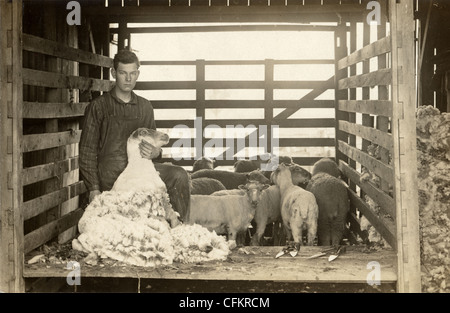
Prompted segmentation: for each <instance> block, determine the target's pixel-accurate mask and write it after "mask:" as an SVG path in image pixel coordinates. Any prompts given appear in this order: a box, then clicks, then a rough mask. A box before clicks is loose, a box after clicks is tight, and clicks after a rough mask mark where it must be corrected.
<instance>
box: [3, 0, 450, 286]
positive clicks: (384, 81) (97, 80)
mask: <svg viewBox="0 0 450 313" xmlns="http://www.w3.org/2000/svg"><path fill="white" fill-rule="evenodd" d="M17 2H18V3H19V4H17V3H15V2H14V3H13V4H11V3H7V1H2V2H1V5H2V22H3V23H4V24H5V25H7V24H8V23H10V24H11V26H8V25H7V26H8V27H5V28H3V29H4V30H2V32H3V31H5V34H6V33H7V34H6V36H2V37H4V38H8V40H3V41H2V49H3V47H4V48H5V49H6V48H8V49H10V50H11V49H12V50H11V51H14V52H11V54H10V55H8V56H7V57H4V58H3V59H2V62H4V63H5V64H9V70H8V72H7V73H6V72H5V73H4V76H5V77H6V76H7V79H5V80H4V82H5V86H6V84H7V83H9V84H10V85H12V86H15V87H11V88H13V89H12V93H13V96H12V97H11V98H12V99H11V100H9V101H6V102H5V105H4V103H3V101H2V112H3V110H5V112H6V114H4V118H9V119H12V120H13V124H12V125H11V126H10V127H9V128H4V129H3V130H2V140H4V142H5V145H3V143H2V147H8V149H9V150H11V151H12V153H9V154H8V153H7V152H8V151H5V154H4V155H2V158H3V159H4V160H9V161H8V162H6V163H3V164H7V165H5V166H7V167H8V168H6V170H5V171H3V172H5V173H13V174H10V175H2V182H3V180H5V182H6V183H5V184H2V186H8V185H9V186H11V185H13V186H14V188H5V190H3V189H4V187H2V195H4V194H6V193H8V196H6V197H2V198H3V199H2V201H3V203H2V214H3V215H2V220H7V219H9V220H11V221H12V222H11V223H10V224H9V226H7V227H3V228H2V232H3V233H4V234H2V249H3V248H4V245H6V246H8V247H10V248H9V249H10V250H9V251H10V253H9V258H8V259H7V260H3V259H2V268H3V270H4V273H7V274H5V275H3V277H4V281H2V283H4V285H5V286H7V287H8V289H10V290H18V291H21V290H26V288H27V289H28V290H32V289H33V288H35V289H37V288H38V287H43V286H46V288H52V289H55V288H56V287H55V286H58V287H60V285H61V282H62V283H63V284H65V277H66V275H67V270H66V269H61V268H57V266H53V265H51V266H50V268H46V267H45V266H42V264H41V265H39V264H34V265H33V266H31V265H27V264H26V260H28V259H29V258H30V253H34V252H36V251H42V250H41V249H44V247H45V246H49V245H51V244H52V243H55V242H56V243H57V244H60V245H63V244H67V243H68V242H70V241H71V240H72V239H73V238H75V237H76V236H77V222H78V220H79V219H80V217H81V216H82V214H83V208H84V207H85V206H86V188H85V186H84V184H83V182H82V181H81V180H80V176H79V171H78V142H79V139H80V135H81V131H82V129H81V123H82V119H83V115H84V110H85V108H86V106H87V105H88V104H89V102H90V101H91V100H92V99H94V98H95V97H97V96H99V95H101V94H102V93H104V92H107V91H109V90H110V89H111V87H112V81H111V77H110V68H111V67H112V57H113V56H114V53H115V52H116V51H117V50H119V49H131V50H135V51H137V54H138V55H139V54H140V53H141V54H144V51H143V50H144V49H145V48H146V47H147V46H146V44H143V43H142V40H143V38H145V36H154V37H151V38H161V36H167V37H169V36H173V35H177V36H179V35H180V34H186V36H188V35H192V34H197V35H200V37H201V36H202V35H204V36H205V38H206V35H207V34H213V35H216V36H220V34H225V33H234V34H237V33H255V34H256V33H264V34H266V35H267V34H270V33H271V32H276V33H277V34H281V33H283V32H285V33H286V34H292V33H298V34H305V33H307V34H311V36H312V37H314V36H316V35H315V34H317V36H319V34H321V35H323V34H325V35H324V37H321V38H324V42H322V43H321V44H323V46H324V47H326V49H327V52H328V54H326V55H327V56H326V57H322V56H321V53H318V52H317V53H316V55H317V56H316V57H309V56H308V57H302V56H300V55H299V56H298V57H294V58H280V59H274V58H264V59H258V58H256V57H253V54H254V55H258V54H257V53H256V50H257V49H256V48H255V51H248V53H247V55H245V56H243V57H242V58H241V59H236V58H234V59H233V58H232V57H230V59H208V50H206V52H205V53H206V54H200V55H206V56H207V57H205V58H195V59H188V58H184V59H167V58H166V59H152V54H151V51H152V50H151V45H152V44H155V45H164V42H152V43H149V44H148V46H149V51H150V53H148V54H146V56H147V55H148V56H149V57H148V58H144V59H143V58H141V60H140V61H141V66H142V68H143V71H145V70H144V69H148V72H149V73H150V74H149V76H148V77H149V78H148V79H147V78H146V79H145V80H142V79H141V80H139V82H138V84H137V86H136V91H137V93H141V94H142V95H146V96H148V97H149V98H150V100H151V101H152V104H153V106H154V108H155V114H156V116H157V117H158V116H160V117H161V118H160V119H157V127H158V128H159V129H161V130H164V131H167V132H168V133H170V134H171V136H170V137H171V139H170V142H169V144H168V146H169V147H172V148H169V149H164V154H163V159H162V161H164V162H172V163H174V164H177V165H180V166H183V167H185V168H186V170H188V171H189V170H191V168H192V164H193V162H194V160H195V159H196V158H199V157H202V156H208V157H212V158H214V159H215V160H216V165H217V166H218V168H223V169H229V170H232V167H233V164H234V163H235V162H236V161H237V160H238V159H240V158H249V157H252V156H254V155H257V154H259V155H264V154H267V153H269V154H270V153H272V154H277V155H289V156H291V157H292V160H293V162H294V163H296V164H299V165H300V166H302V167H304V168H306V169H308V170H310V169H311V168H312V165H313V164H314V163H315V162H316V161H318V160H319V159H321V158H323V157H330V158H333V159H334V160H335V161H336V162H337V164H338V165H339V167H340V169H341V171H342V172H343V176H344V177H343V180H344V181H345V182H346V183H347V185H348V189H349V195H350V199H351V201H350V202H351V212H350V214H349V220H348V225H349V226H348V234H347V240H348V241H349V242H351V243H353V244H357V245H356V246H358V243H366V242H367V240H368V237H369V231H368V230H367V229H363V228H362V227H361V217H362V216H364V217H366V218H367V220H368V221H370V224H371V225H373V227H374V229H375V230H376V231H377V232H378V233H379V234H381V237H382V238H383V240H385V243H386V246H388V247H389V248H388V249H386V250H379V251H376V253H375V254H374V255H370V256H367V255H364V252H362V250H359V248H355V251H354V253H355V254H354V255H352V254H351V253H349V256H348V259H347V260H343V262H345V264H341V265H339V266H336V268H333V271H334V275H328V274H329V273H326V272H324V270H323V264H319V265H318V266H317V268H315V269H313V270H312V271H311V272H310V273H302V274H299V275H297V276H295V277H293V276H292V275H290V274H289V273H290V272H289V271H295V270H298V269H297V266H298V264H291V263H292V262H291V263H289V265H287V266H288V267H287V269H286V270H285V271H281V272H279V273H278V275H275V277H274V276H271V277H270V278H269V277H267V267H268V266H269V267H270V266H274V267H277V264H276V263H274V264H272V263H273V262H274V260H272V259H269V258H267V259H264V262H266V263H265V264H259V263H258V262H259V261H256V263H257V264H258V265H257V266H255V265H254V264H253V263H252V264H253V265H251V267H253V268H252V269H250V268H247V267H245V266H244V265H243V267H242V268H244V267H245V269H244V270H243V271H242V272H241V273H236V272H233V273H230V271H227V270H226V269H225V270H222V271H213V270H212V268H215V267H214V266H212V268H210V267H211V266H209V265H206V269H205V273H203V275H202V274H201V273H200V274H198V275H194V276H192V275H190V273H191V269H190V268H189V267H188V266H186V267H184V265H183V266H181V267H180V268H178V272H174V271H173V269H172V270H168V271H167V273H165V274H163V275H162V276H161V273H155V272H154V271H151V270H145V271H143V272H141V273H136V272H135V271H134V270H132V269H126V268H120V270H118V269H117V268H112V269H109V270H108V269H105V268H103V269H99V268H88V269H86V270H85V271H83V275H86V277H90V278H111V277H116V278H132V279H136V280H138V281H140V278H141V277H144V278H147V279H150V280H151V279H161V278H162V279H169V280H171V279H181V280H189V279H198V280H203V281H207V280H212V281H224V280H236V281H245V280H247V279H249V276H248V272H250V271H251V270H254V271H256V275H253V276H252V277H253V278H252V280H255V281H264V280H267V281H280V280H290V281H292V282H297V283H308V282H312V281H315V280H316V279H317V277H318V279H319V281H320V282H321V283H344V284H345V283H354V282H356V283H365V279H366V276H367V273H366V272H367V268H365V266H366V265H367V264H368V262H369V260H368V257H369V258H373V257H375V258H376V260H377V261H379V262H380V263H381V264H382V265H383V266H385V268H387V270H386V271H384V272H383V276H382V281H383V283H387V284H396V286H397V287H396V291H405V290H406V291H411V290H417V288H418V287H417V286H418V285H420V273H419V275H418V276H417V273H416V272H417V271H415V269H417V268H418V266H420V265H419V264H418V263H417V262H414V261H413V260H415V258H417V257H418V254H419V253H420V252H419V247H418V236H419V234H418V231H417V234H411V232H408V231H406V229H407V228H408V227H409V229H410V230H411V229H412V230H414V229H416V228H417V230H418V205H417V198H416V197H415V196H414V194H417V187H414V183H415V182H416V181H417V175H416V176H415V174H416V172H415V171H414V170H408V169H407V163H408V160H409V161H411V160H415V158H416V156H415V154H414V152H413V151H411V152H410V151H408V150H407V152H405V150H404V149H405V148H404V147H405V146H406V147H409V146H410V145H411V143H414V144H415V137H414V136H410V135H407V134H408V133H411V129H415V126H414V124H413V123H411V121H412V120H414V114H415V113H414V111H415V108H416V106H417V105H431V106H433V107H436V108H438V109H439V110H440V111H441V112H449V110H450V101H449V100H448V99H449V98H448V90H449V88H450V87H448V86H449V83H448V79H447V77H448V71H449V69H450V68H449V64H448V56H449V55H450V52H449V51H450V47H449V44H448V42H447V41H446V40H445V38H446V36H447V35H448V32H449V31H450V25H449V24H448V23H449V22H448V20H447V18H446V17H447V15H448V12H449V7H448V4H447V3H446V1H444V0H441V1H436V0H426V1H406V0H402V1H384V0H383V1H357V0H356V1H355V0H106V1H100V0H98V1H87V0H86V1H82V0H79V1H75V2H76V3H75V4H74V5H75V6H73V7H68V3H67V1H27V0H24V1H17ZM21 4H23V6H22V5H21ZM77 4H78V5H79V8H80V10H81V11H80V12H81V16H76V13H77V11H76V10H77V9H76V8H77V6H76V5H77ZM8 16H11V18H8ZM77 17H79V18H80V20H79V21H77ZM78 22H79V23H78ZM404 29H407V30H409V32H408V31H404ZM8 31H9V32H8ZM2 35H3V33H2ZM265 38H273V37H270V36H267V37H265ZM286 38H290V37H289V36H287V37H286ZM204 44H205V46H204V47H206V49H209V48H208V43H207V42H206V43H204ZM228 44H229V45H233V42H229V43H228ZM264 44H266V45H271V44H273V43H271V42H270V41H267V42H265V43H264ZM305 44H306V45H308V43H304V42H292V45H305ZM311 45H312V46H313V47H317V46H314V45H313V44H311ZM394 45H397V46H394ZM319 46H320V45H319ZM405 46H406V47H409V48H410V49H402V48H404V47H405ZM136 47H139V48H136ZM413 47H414V48H413ZM14 49H15V50H14ZM180 49H183V47H181V48H180ZM260 49H263V48H261V47H260ZM5 51H6V50H5ZM8 51H9V50H8ZM4 55H6V54H4ZM8 62H9V63H8ZM2 64H3V63H2ZM321 68H324V69H325V70H324V72H325V73H331V75H329V76H327V74H325V75H322V76H320V75H317V76H315V75H312V74H314V71H316V70H317V69H321ZM399 68H403V71H401V70H398V69H399ZM405 68H407V69H408V71H406V70H405ZM152 71H155V72H157V73H158V74H159V75H158V76H157V77H156V76H152V75H151V73H152ZM2 73H3V71H2ZM180 73H182V74H180ZM183 73H184V74H183ZM186 73H187V74H186ZM249 73H251V74H252V75H250V74H249ZM299 73H301V74H299ZM2 75H3V74H2ZM164 75H166V76H164ZM227 75H229V76H227ZM308 75H309V76H308ZM4 76H2V77H4ZM249 77H250V78H249ZM305 77H306V78H305ZM308 77H311V78H308ZM399 77H400V78H399ZM22 83H23V85H22ZM5 88H6V87H5ZM5 90H6V89H5ZM152 97H154V98H152ZM403 105H404V106H405V107H403ZM3 107H5V108H3ZM399 107H401V109H398V108H399ZM396 119H400V120H403V119H404V120H406V121H407V122H405V123H399V125H400V126H397V123H395V122H394V121H396ZM236 125H239V127H236ZM228 126H231V128H234V132H231V133H229V132H224V131H223V130H224V129H226V128H227V127H228ZM5 127H6V126H5ZM412 127H414V128H412ZM236 128H238V131H237V130H236ZM177 129H178V130H179V129H181V130H182V131H180V132H178V133H177V132H174V130H177ZM232 130H233V129H232ZM414 133H415V131H414ZM7 134H10V136H7ZM11 134H14V136H12V135H11ZM413 137H414V138H413ZM7 138H10V139H7ZM11 138H12V139H11ZM186 138H187V139H186ZM399 138H402V140H400V139H399ZM257 139H258V140H257ZM8 140H10V141H8ZM181 140H183V143H186V145H185V146H183V147H185V148H186V150H183V151H182V157H180V155H179V154H177V153H180V150H176V149H174V148H173V147H174V145H176V144H177V143H180V141H181ZM6 142H7V143H6ZM375 149H376V151H377V152H376V155H375V154H374V151H375ZM398 151H400V153H398ZM8 158H11V159H8ZM400 160H401V161H400ZM414 162H415V161H414ZM11 163H12V164H14V165H11ZM366 170H367V171H368V172H369V173H371V174H373V177H375V176H376V177H378V178H377V179H375V180H370V179H369V180H366V179H362V176H363V175H364V173H366ZM3 176H5V178H4V177H3ZM6 176H8V177H6ZM405 186H408V188H405ZM6 189H8V190H9V191H8V190H6ZM11 190H13V192H12V196H11ZM366 196H369V197H370V198H371V199H373V202H374V203H375V204H374V205H373V204H372V203H369V202H367V201H366ZM7 201H10V203H11V204H8V203H6V202H7ZM7 207H8V208H9V207H17V208H20V209H17V210H15V211H14V212H16V213H8V212H10V209H6V208H7ZM4 208H5V209H4ZM405 208H408V210H407V211H408V212H410V213H408V214H404V212H405ZM8 214H9V215H8ZM412 232H414V231H412ZM13 233H14V234H16V233H18V234H19V235H18V236H17V235H16V236H13V235H11V234H13ZM5 238H6V239H5ZM8 238H10V240H11V241H10V242H7V239H8ZM266 248H267V250H264V251H265V253H269V252H270V253H275V250H276V249H277V247H274V246H270V247H266ZM2 251H3V250H2ZM252 251H253V250H252ZM267 251H269V252H267ZM304 251H305V253H306V254H305V255H307V254H308V253H313V251H315V250H308V248H306V250H304ZM258 253H262V252H261V251H259V250H258V252H255V253H254V254H252V253H251V254H250V257H255V254H256V255H257V256H259V254H258ZM245 257H247V255H244V256H242V255H240V256H238V258H243V259H244V261H242V260H241V262H243V264H244V263H245ZM11 260H13V261H11ZM405 260H406V261H405ZM355 264H358V266H359V267H358V266H356V268H357V269H356V270H355ZM208 266H209V267H208ZM355 272H356V273H358V275H356V274H355ZM419 272H420V270H419ZM363 273H365V274H363ZM17 275H18V276H17ZM355 275H356V276H357V277H355ZM17 277H20V278H17ZM56 281H58V282H59V283H56ZM25 282H26V283H27V284H25ZM25 286H26V287H25ZM49 286H50V287H49ZM419 288H420V287H419Z"/></svg>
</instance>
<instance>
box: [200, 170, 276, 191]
mask: <svg viewBox="0 0 450 313" xmlns="http://www.w3.org/2000/svg"><path fill="white" fill-rule="evenodd" d="M199 177H209V178H214V179H217V180H218V181H220V182H221V183H222V184H223V185H224V186H225V188H226V189H238V188H239V185H245V184H246V183H247V182H248V181H249V180H253V181H259V182H260V183H262V184H268V183H269V182H270V180H269V179H267V177H265V176H264V175H263V174H262V173H261V171H252V172H250V173H235V172H230V171H222V170H211V169H204V170H199V171H197V172H195V173H192V174H191V178H192V179H195V178H199Z"/></svg>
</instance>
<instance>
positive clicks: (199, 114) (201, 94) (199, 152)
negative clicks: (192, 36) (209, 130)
mask: <svg viewBox="0 0 450 313" xmlns="http://www.w3.org/2000/svg"><path fill="white" fill-rule="evenodd" d="M195 63H196V65H195V69H196V77H197V88H196V100H197V105H196V110H195V111H196V112H195V118H200V119H201V121H202V124H201V125H202V128H201V129H195V137H196V138H201V140H199V139H197V140H195V141H194V142H201V143H202V145H201V147H194V149H195V150H194V151H195V157H194V159H195V160H197V159H200V158H201V157H202V156H203V147H204V146H205V143H206V139H205V137H204V136H203V129H204V128H205V126H206V125H205V60H197V61H196V62H195Z"/></svg>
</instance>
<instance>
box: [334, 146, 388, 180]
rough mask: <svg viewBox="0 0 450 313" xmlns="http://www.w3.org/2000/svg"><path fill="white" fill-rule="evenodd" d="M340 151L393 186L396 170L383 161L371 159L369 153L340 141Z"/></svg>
mask: <svg viewBox="0 0 450 313" xmlns="http://www.w3.org/2000/svg"><path fill="white" fill-rule="evenodd" d="M339 150H340V151H342V152H343V153H345V154H346V155H347V156H348V157H349V158H351V159H353V160H355V161H357V162H358V163H361V165H362V166H364V167H367V169H369V170H370V171H372V172H374V173H375V174H376V175H378V176H379V177H380V178H381V179H384V180H385V181H387V182H388V183H389V184H391V185H392V184H393V182H394V169H393V168H392V167H391V166H389V165H387V164H384V163H383V162H381V161H378V160H377V159H375V158H374V157H371V156H370V155H368V154H367V153H364V152H362V151H361V150H359V149H357V148H354V147H351V146H349V145H348V144H346V143H345V142H343V141H340V140H339Z"/></svg>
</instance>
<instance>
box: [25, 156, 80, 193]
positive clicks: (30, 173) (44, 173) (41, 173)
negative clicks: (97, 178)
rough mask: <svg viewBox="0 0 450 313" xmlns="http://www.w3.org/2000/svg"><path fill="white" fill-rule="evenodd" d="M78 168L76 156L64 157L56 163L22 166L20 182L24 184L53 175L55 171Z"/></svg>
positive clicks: (55, 173)
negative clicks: (64, 158)
mask: <svg viewBox="0 0 450 313" xmlns="http://www.w3.org/2000/svg"><path fill="white" fill-rule="evenodd" d="M76 169H78V157H74V158H70V159H66V160H63V161H59V162H56V163H50V164H43V165H37V166H33V167H28V168H24V169H23V171H22V183H23V185H24V186H26V185H29V184H33V183H36V182H39V181H43V180H46V179H49V178H51V177H54V176H56V175H57V173H60V171H61V170H62V171H63V172H70V171H73V170H76Z"/></svg>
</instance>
